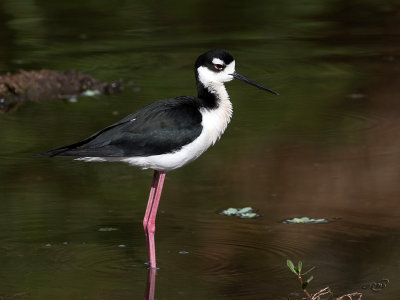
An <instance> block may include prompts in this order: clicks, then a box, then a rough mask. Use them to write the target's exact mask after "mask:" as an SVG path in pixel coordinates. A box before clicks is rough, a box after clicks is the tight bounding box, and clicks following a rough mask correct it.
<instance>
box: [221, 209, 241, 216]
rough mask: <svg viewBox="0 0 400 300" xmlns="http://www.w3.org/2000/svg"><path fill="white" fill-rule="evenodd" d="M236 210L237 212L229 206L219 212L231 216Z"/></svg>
mask: <svg viewBox="0 0 400 300" xmlns="http://www.w3.org/2000/svg"><path fill="white" fill-rule="evenodd" d="M237 212H238V210H237V209H236V208H232V207H231V208H228V209H225V210H224V211H222V212H221V213H220V214H221V215H225V216H233V215H236V214H237Z"/></svg>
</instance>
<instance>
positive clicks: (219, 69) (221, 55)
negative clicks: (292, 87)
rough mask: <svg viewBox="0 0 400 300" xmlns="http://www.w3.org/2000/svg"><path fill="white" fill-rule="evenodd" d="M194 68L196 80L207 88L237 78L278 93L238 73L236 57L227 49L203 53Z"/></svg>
mask: <svg viewBox="0 0 400 300" xmlns="http://www.w3.org/2000/svg"><path fill="white" fill-rule="evenodd" d="M194 68H195V75H196V81H197V82H198V83H201V84H202V85H203V86H204V87H205V88H213V86H215V85H222V84H224V83H225V82H228V81H231V80H233V79H234V78H236V79H239V80H242V81H244V82H246V83H248V84H251V85H253V86H255V87H258V88H259V89H262V90H265V91H268V92H270V93H273V94H275V95H278V93H277V92H275V91H272V90H270V89H268V88H266V87H263V86H261V85H259V84H257V83H255V82H254V81H252V80H250V79H248V78H246V77H244V76H242V75H240V74H238V73H236V70H235V59H234V58H233V56H232V55H231V54H230V53H229V52H227V51H225V50H220V49H217V50H210V51H207V52H206V53H203V54H202V55H200V56H199V57H198V58H197V60H196V63H195V65H194Z"/></svg>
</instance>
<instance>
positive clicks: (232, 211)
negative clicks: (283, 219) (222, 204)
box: [219, 207, 259, 219]
mask: <svg viewBox="0 0 400 300" xmlns="http://www.w3.org/2000/svg"><path fill="white" fill-rule="evenodd" d="M219 214H220V215H224V216H236V217H239V218H243V219H251V218H255V217H258V216H259V214H256V213H255V212H253V208H251V207H243V208H233V207H230V208H228V209H225V210H224V211H222V212H220V213H219Z"/></svg>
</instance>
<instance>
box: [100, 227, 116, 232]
mask: <svg viewBox="0 0 400 300" xmlns="http://www.w3.org/2000/svg"><path fill="white" fill-rule="evenodd" d="M116 230H118V228H115V227H103V228H100V229H99V231H104V232H109V231H116Z"/></svg>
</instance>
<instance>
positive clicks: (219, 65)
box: [214, 64, 224, 70]
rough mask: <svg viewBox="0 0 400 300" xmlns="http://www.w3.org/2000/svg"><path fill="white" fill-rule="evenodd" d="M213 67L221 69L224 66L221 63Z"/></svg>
mask: <svg viewBox="0 0 400 300" xmlns="http://www.w3.org/2000/svg"><path fill="white" fill-rule="evenodd" d="M214 67H215V68H216V69H217V70H223V69H224V66H223V65H221V64H215V65H214Z"/></svg>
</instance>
